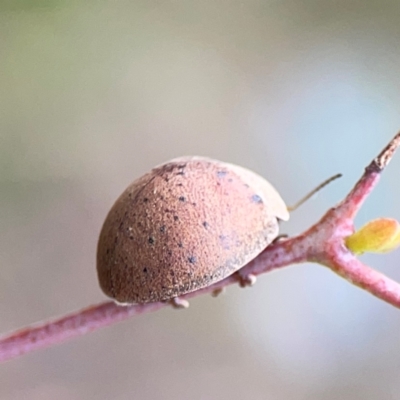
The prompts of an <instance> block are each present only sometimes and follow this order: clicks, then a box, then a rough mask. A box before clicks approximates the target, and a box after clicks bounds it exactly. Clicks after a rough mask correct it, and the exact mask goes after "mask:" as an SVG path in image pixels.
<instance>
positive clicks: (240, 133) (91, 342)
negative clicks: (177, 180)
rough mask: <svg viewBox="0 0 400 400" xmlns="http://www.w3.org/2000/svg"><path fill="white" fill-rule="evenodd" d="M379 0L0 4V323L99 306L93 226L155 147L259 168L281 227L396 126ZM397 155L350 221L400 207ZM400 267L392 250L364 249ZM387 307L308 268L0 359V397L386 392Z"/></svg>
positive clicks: (388, 269)
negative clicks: (274, 198) (288, 210)
mask: <svg viewBox="0 0 400 400" xmlns="http://www.w3.org/2000/svg"><path fill="white" fill-rule="evenodd" d="M399 16H400V2H399V1H398V0H380V1H377V0H369V1H365V0H364V1H351V2H349V1H347V0H338V1H321V0H320V1H318V0H305V1H295V0H282V1H273V0H270V1H260V0H248V1H222V0H221V1H208V0H203V1H185V0H182V1H176V0H174V1H172V0H168V1H153V0H146V1H142V0H135V1H126V0H125V1H123V0H122V1H112V2H111V1H104V0H99V1H82V0H69V1H66V0H37V1H27V0H1V1H0V221H1V223H0V266H1V275H0V332H6V331H9V330H12V329H15V328H18V327H20V326H23V325H26V324H30V323H33V322H36V321H38V320H42V319H46V318H49V317H53V316H56V315H59V314H63V313H66V312H70V311H73V310H76V309H79V308H82V307H86V306H88V305H90V304H93V303H96V302H101V301H103V300H105V297H104V296H103V295H102V293H101V292H100V289H99V287H98V284H97V277H96V273H95V251H96V242H97V236H98V233H99V230H100V227H101V224H102V222H103V219H104V217H105V215H106V213H107V211H108V209H109V208H110V206H111V205H112V203H113V201H114V200H115V198H116V197H117V196H118V195H119V194H120V193H121V192H122V190H123V189H124V188H125V187H126V186H127V185H128V183H130V182H131V181H132V180H133V179H134V178H136V177H138V176H140V175H141V174H142V173H144V172H146V171H147V170H148V169H150V168H151V167H152V166H154V165H156V164H159V163H161V162H163V161H166V160H168V159H169V158H172V157H175V156H179V155H187V154H199V155H206V156H210V157H214V158H218V159H221V160H224V161H229V162H234V163H238V164H240V165H243V166H246V167H249V168H252V169H254V170H255V171H257V172H259V173H260V174H262V175H264V176H265V177H267V178H268V179H269V180H270V182H272V183H273V184H274V185H275V187H276V188H277V189H278V190H279V191H280V192H281V194H282V196H283V198H284V199H285V200H286V201H287V203H289V204H291V203H294V202H295V201H296V200H298V199H299V198H300V197H302V196H303V195H304V194H305V193H306V192H308V191H309V190H310V189H311V188H313V187H314V186H316V185H317V184H318V183H320V182H321V181H322V180H324V179H325V178H327V177H329V176H331V175H333V174H335V173H337V172H342V173H343V174H344V177H343V178H342V179H341V180H340V181H337V182H335V183H332V184H331V186H329V187H328V188H326V189H324V191H322V192H321V193H320V194H319V195H318V196H317V197H316V198H314V199H312V200H311V201H309V202H308V203H307V204H306V205H304V206H303V207H302V208H300V209H299V210H298V211H296V212H295V213H293V215H292V217H291V220H290V222H288V223H285V224H283V225H282V231H283V232H286V233H289V234H295V233H298V232H300V231H302V230H303V229H305V228H306V227H308V226H309V225H310V224H311V223H313V222H314V221H316V220H317V219H318V218H319V217H320V216H321V215H322V214H323V213H324V211H325V210H327V209H328V208H329V207H331V206H332V205H334V204H335V203H336V202H338V201H339V200H341V199H342V198H343V196H344V195H345V194H346V193H347V191H348V190H349V189H350V188H351V187H352V185H353V184H354V183H355V181H356V180H357V178H358V177H359V176H360V174H361V173H362V171H363V168H364V167H365V166H366V165H367V164H368V163H369V162H370V160H371V159H372V158H373V157H375V155H376V154H377V153H378V152H379V151H380V150H381V148H382V147H383V146H384V145H385V144H386V143H387V142H388V141H389V140H390V139H391V137H392V136H393V135H394V134H395V133H396V131H397V130H399V129H400V114H399V109H400V80H399V76H400V46H399V43H400V25H399V22H398V21H399ZM399 171H400V156H399V155H397V158H395V159H394V160H393V162H392V163H391V164H390V166H389V168H388V169H387V171H386V172H385V174H384V175H383V177H382V180H381V183H380V185H379V186H378V188H377V189H376V191H375V192H374V193H373V194H372V195H371V196H370V198H369V199H368V201H367V203H366V205H365V207H364V208H363V210H362V211H361V212H360V214H359V216H358V218H357V224H358V225H361V224H362V223H364V222H366V221H367V220H370V219H372V218H375V217H378V216H390V217H395V218H398V219H399V218H400V207H399V204H400V189H399ZM363 259H364V260H365V262H367V263H368V264H370V265H373V266H374V267H375V268H378V269H380V270H382V271H384V272H385V273H387V274H388V275H390V276H391V277H393V278H394V279H397V280H398V281H400V251H397V253H396V252H394V253H392V254H389V255H384V256H365V257H363ZM399 329H400V314H399V311H398V310H396V309H394V308H393V307H391V306H389V305H387V304H385V303H383V302H381V301H379V300H377V299H375V298H374V297H372V296H371V295H369V294H367V293H365V292H363V291H361V290H359V289H358V288H356V287H353V286H351V285H350V284H349V283H347V282H346V281H344V280H342V279H341V278H339V277H338V276H336V275H334V274H333V273H331V272H330V271H329V270H326V269H324V268H323V267H321V266H317V265H298V266H293V267H291V268H287V269H284V270H282V271H280V272H276V273H271V274H266V275H264V276H262V277H260V278H259V280H258V283H257V284H256V286H255V287H254V288H252V289H247V290H243V289H239V288H236V287H235V288H234V287H231V288H229V289H228V291H227V293H226V294H225V295H224V296H221V297H219V298H218V299H214V298H211V297H208V296H202V297H198V298H196V299H194V300H192V302H191V307H190V309H189V310H187V311H182V312H177V311H174V310H170V309H165V310H162V311H160V312H157V313H154V314H148V315H143V316H141V317H137V318H133V319H131V320H129V321H126V322H124V323H120V324H118V325H114V326H112V327H109V328H107V329H103V330H101V331H98V332H95V333H92V334H90V335H87V336H85V337H82V338H80V339H77V340H74V341H71V342H68V343H65V344H63V345H60V346H56V347H52V348H49V349H46V350H43V351H39V352H36V353H33V354H30V355H27V356H25V357H22V358H20V359H17V360H14V361H11V362H9V363H7V364H4V365H2V366H0V398H1V399H7V400H8V399H32V400H35V399H55V398H56V399H73V400H74V399H100V400H102V399H117V400H125V399H143V400H147V399H191V400H200V399H201V400H207V399H232V400H234V399H244V398H246V399H274V400H287V399H307V400H314V399H315V400H317V399H318V400H319V399H327V400H329V399H338V398H340V399H363V400H364V399H383V400H386V399H398V398H399V394H398V393H399V392H400V379H399V376H400V340H399V334H398V332H399Z"/></svg>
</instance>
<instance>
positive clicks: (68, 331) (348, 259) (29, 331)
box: [0, 133, 400, 362]
mask: <svg viewBox="0 0 400 400" xmlns="http://www.w3.org/2000/svg"><path fill="white" fill-rule="evenodd" d="M399 146H400V133H398V134H397V135H396V136H395V137H394V138H393V140H392V141H391V142H390V143H389V144H388V145H387V146H386V147H385V149H384V150H383V151H382V152H381V153H380V154H379V155H378V157H377V158H375V159H374V160H373V161H372V163H371V164H370V165H369V166H368V167H367V168H366V169H365V172H364V174H363V176H362V177H361V179H360V180H359V181H358V182H357V184H356V185H355V187H354V188H353V189H352V190H351V192H350V193H349V194H348V195H347V197H346V198H345V199H344V200H343V202H341V203H340V204H339V205H338V206H336V207H334V208H332V209H330V210H329V211H328V212H327V213H326V214H325V215H324V216H323V217H322V218H321V220H320V221H318V222H317V223H316V224H315V225H313V226H312V227H311V228H309V229H308V230H307V231H306V232H304V233H303V234H301V235H299V236H296V237H293V238H290V239H286V240H279V241H277V242H275V243H274V244H272V245H270V246H268V247H267V248H266V249H265V250H264V251H263V252H262V253H261V254H260V255H259V256H258V257H256V258H255V259H254V260H253V261H251V262H250V263H248V264H247V265H246V266H245V267H243V268H242V269H241V270H240V271H238V272H237V273H235V274H233V275H231V276H229V277H227V278H225V279H224V280H222V281H220V282H217V283H215V284H214V285H212V286H209V287H207V288H204V289H200V290H198V291H195V292H192V293H188V294H187V295H185V296H182V299H183V300H187V299H190V298H193V297H195V296H198V295H201V294H206V293H215V292H216V291H219V290H221V289H223V288H225V287H226V286H228V285H232V284H235V283H238V282H243V281H246V280H247V281H249V280H248V277H250V276H253V275H259V274H263V273H266V272H269V271H272V270H274V269H278V268H282V267H284V266H287V265H291V264H295V263H300V262H304V261H311V262H316V263H319V264H323V265H325V266H327V267H329V268H331V269H332V270H333V271H334V272H336V273H338V274H339V275H341V276H343V277H344V278H346V279H347V280H349V281H350V282H351V283H354V284H355V285H357V286H359V287H361V288H363V289H366V290H367V291H369V292H370V293H371V294H373V295H375V296H377V297H379V298H380V299H382V300H384V301H386V302H388V303H389V304H392V305H393V306H395V307H398V308H400V284H399V283H397V282H394V281H393V280H391V279H389V278H388V277H386V276H385V275H383V274H381V273H379V272H377V271H375V270H373V269H371V268H369V267H367V266H366V265H364V264H362V263H361V262H360V261H359V260H358V259H356V258H355V257H354V255H353V254H352V253H351V252H350V251H349V250H348V249H347V248H346V247H345V245H344V238H346V236H349V235H350V234H351V233H352V232H353V231H354V227H353V220H354V217H355V215H356V213H357V211H358V210H359V209H360V207H361V205H362V203H363V202H364V200H365V199H366V198H367V197H368V195H369V193H370V192H371V191H372V190H373V188H374V187H375V185H376V184H377V182H378V180H379V177H380V173H381V172H382V171H383V169H384V168H385V167H386V165H387V164H388V163H389V161H390V160H391V158H392V157H393V154H394V152H395V150H396V149H397V148H398V147H399ZM168 305H169V304H168V303H147V304H141V305H134V306H129V307H122V306H118V305H116V304H114V303H113V302H105V303H101V304H98V305H94V306H91V307H89V308H85V309H83V310H81V311H78V312H76V313H73V314H70V315H67V316H63V317H61V318H60V319H57V320H53V321H50V322H44V323H42V324H39V325H36V326H32V327H27V328H24V329H22V330H18V331H16V332H13V333H11V334H9V335H6V336H3V337H2V338H0V362H4V361H7V360H10V359H12V358H15V357H18V356H20V355H23V354H26V353H29V352H31V351H34V350H37V349H40V348H45V347H48V346H50V345H52V344H57V343H61V342H64V341H66V340H68V339H72V338H74V337H77V336H81V335H84V334H86V333H89V332H92V331H94V330H97V329H99V328H102V327H105V326H108V325H111V324H114V323H116V322H119V321H122V320H125V319H127V318H129V317H131V316H134V315H139V314H143V313H147V312H152V311H157V310H159V309H160V308H162V307H166V306H168Z"/></svg>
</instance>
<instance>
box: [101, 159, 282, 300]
mask: <svg viewBox="0 0 400 400" xmlns="http://www.w3.org/2000/svg"><path fill="white" fill-rule="evenodd" d="M288 218H289V214H288V211H287V208H286V206H285V203H284V202H283V200H282V199H281V197H280V196H279V194H278V193H277V192H276V190H275V189H274V188H273V187H272V186H271V185H270V184H269V183H268V182H267V181H266V180H265V179H263V178H262V177H260V176H259V175H257V174H255V173H254V172H252V171H249V170H247V169H244V168H242V167H239V166H236V165H232V164H227V163H223V162H220V161H216V160H211V159H207V158H200V157H185V158H179V159H175V160H171V161H169V162H167V163H165V164H163V165H160V166H158V167H156V168H154V169H153V170H152V171H150V172H149V173H147V174H146V175H144V176H142V177H141V178H139V179H137V180H135V181H134V182H133V183H132V184H131V185H130V186H128V188H127V189H126V190H125V191H124V192H123V193H122V195H121V196H120V197H119V198H118V200H117V201H116V202H115V204H114V206H113V207H112V208H111V210H110V212H109V213H108V216H107V218H106V220H105V222H104V225H103V228H102V230H101V233H100V239H99V243H98V249H97V272H98V277H99V282H100V286H101V288H102V290H103V291H104V293H105V294H106V295H107V296H109V297H112V298H113V299H115V300H116V301H117V302H120V303H147V302H154V301H162V300H169V299H171V298H174V297H177V296H180V295H183V294H185V293H188V292H191V291H194V290H196V289H199V288H202V287H205V286H208V285H210V284H212V283H214V282H217V281H219V280H221V279H223V278H225V277H227V276H229V275H231V274H232V273H233V272H235V271H237V270H238V269H239V268H241V267H243V266H244V265H245V264H247V263H248V262H249V261H250V260H252V259H253V258H255V257H256V256H257V255H258V254H259V253H260V252H261V251H262V250H263V249H265V247H267V246H268V244H269V243H271V242H272V240H273V239H274V238H275V237H276V236H277V235H278V219H281V220H287V219H288Z"/></svg>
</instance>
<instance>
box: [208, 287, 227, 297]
mask: <svg viewBox="0 0 400 400" xmlns="http://www.w3.org/2000/svg"><path fill="white" fill-rule="evenodd" d="M225 291H226V289H225V288H223V287H221V288H218V289H215V290H213V291H212V292H211V296H212V297H218V296H219V295H220V294H224V293H225Z"/></svg>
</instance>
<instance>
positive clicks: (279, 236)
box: [272, 233, 289, 243]
mask: <svg viewBox="0 0 400 400" xmlns="http://www.w3.org/2000/svg"><path fill="white" fill-rule="evenodd" d="M288 237H289V235H288V234H287V233H281V234H280V235H278V236H277V237H276V238H275V239H274V240H273V241H272V243H278V242H281V241H282V240H285V239H287V238H288Z"/></svg>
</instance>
